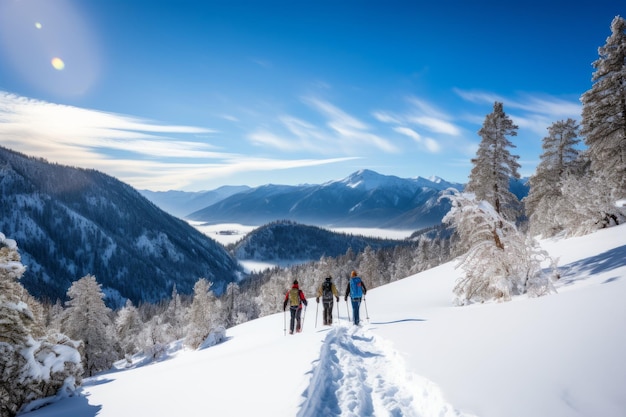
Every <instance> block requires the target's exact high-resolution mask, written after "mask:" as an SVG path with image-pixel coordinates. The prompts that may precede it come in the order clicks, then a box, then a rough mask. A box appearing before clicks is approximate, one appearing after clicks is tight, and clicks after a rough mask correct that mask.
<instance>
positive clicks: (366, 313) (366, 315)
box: [363, 297, 370, 323]
mask: <svg viewBox="0 0 626 417" xmlns="http://www.w3.org/2000/svg"><path fill="white" fill-rule="evenodd" d="M363 304H365V317H366V318H367V322H368V323H369V321H370V313H368V312H367V300H365V297H363Z"/></svg>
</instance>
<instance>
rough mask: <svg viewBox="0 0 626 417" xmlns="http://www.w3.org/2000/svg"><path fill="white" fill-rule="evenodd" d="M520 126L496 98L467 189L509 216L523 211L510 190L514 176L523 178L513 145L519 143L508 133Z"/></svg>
mask: <svg viewBox="0 0 626 417" xmlns="http://www.w3.org/2000/svg"><path fill="white" fill-rule="evenodd" d="M517 129H518V127H517V126H516V125H515V124H513V121H512V120H511V119H510V118H509V116H508V115H507V114H506V113H505V112H504V108H503V105H502V103H500V102H497V101H496V102H495V103H494V105H493V112H491V113H490V114H488V115H487V116H486V117H485V121H484V123H483V126H482V128H481V129H480V130H479V131H478V134H479V135H480V136H481V138H482V140H481V142H480V145H479V146H478V151H477V153H476V158H473V159H472V163H473V164H474V167H473V168H472V171H471V172H470V176H469V181H468V183H467V187H466V191H467V192H471V193H474V194H476V199H477V200H479V201H480V200H485V201H487V202H488V203H489V204H491V205H492V206H493V207H494V209H495V210H496V212H497V213H498V214H500V215H502V216H503V217H504V218H505V219H507V220H513V221H514V220H515V219H516V218H517V216H518V215H519V211H520V202H519V200H518V199H517V197H516V196H515V195H514V194H513V193H511V192H510V191H509V180H510V178H511V177H514V178H519V177H520V175H519V173H518V172H517V170H518V168H519V167H520V165H519V164H518V163H517V160H518V159H519V156H517V155H512V154H511V152H510V151H509V148H515V145H513V143H511V141H509V140H508V139H507V136H517Z"/></svg>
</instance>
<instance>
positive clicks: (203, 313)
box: [185, 278, 214, 349]
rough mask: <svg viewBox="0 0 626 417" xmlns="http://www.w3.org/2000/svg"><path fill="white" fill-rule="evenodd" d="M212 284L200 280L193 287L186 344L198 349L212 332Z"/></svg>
mask: <svg viewBox="0 0 626 417" xmlns="http://www.w3.org/2000/svg"><path fill="white" fill-rule="evenodd" d="M210 287H211V283H210V282H209V281H208V280H207V279H206V278H200V279H199V280H198V281H197V282H196V285H194V287H193V301H192V302H191V307H190V308H189V319H188V328H187V337H186V338H185V344H186V345H187V346H189V347H191V348H192V349H197V348H198V347H199V346H200V345H201V344H202V342H203V341H204V339H206V337H207V336H208V335H209V332H210V331H211V317H210V315H209V311H210V303H211V300H212V299H214V296H213V295H212V294H210V293H209V288H210Z"/></svg>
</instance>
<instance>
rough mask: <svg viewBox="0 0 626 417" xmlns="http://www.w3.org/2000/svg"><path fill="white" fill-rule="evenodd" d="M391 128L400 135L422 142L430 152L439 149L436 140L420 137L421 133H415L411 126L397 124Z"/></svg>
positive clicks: (435, 151)
mask: <svg viewBox="0 0 626 417" xmlns="http://www.w3.org/2000/svg"><path fill="white" fill-rule="evenodd" d="M393 130H394V131H396V132H398V133H400V134H402V135H405V136H408V137H410V138H411V139H413V140H414V141H415V142H417V143H420V144H423V145H424V146H425V147H426V149H428V150H429V151H430V152H432V153H437V152H439V151H441V146H440V145H439V142H437V141H436V140H435V139H433V138H429V137H422V135H420V134H419V133H417V132H416V131H415V130H413V129H411V128H408V127H402V126H397V127H394V128H393Z"/></svg>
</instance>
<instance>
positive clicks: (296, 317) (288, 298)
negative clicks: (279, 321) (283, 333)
mask: <svg viewBox="0 0 626 417" xmlns="http://www.w3.org/2000/svg"><path fill="white" fill-rule="evenodd" d="M287 303H289V312H290V313H291V322H290V323H289V334H293V327H294V324H296V332H298V333H300V331H302V326H301V325H300V316H301V315H302V304H303V303H304V305H305V306H306V305H307V304H308V303H307V301H306V297H305V296H304V293H303V292H302V290H301V289H300V287H298V280H295V281H294V282H293V285H292V286H291V289H290V290H289V291H287V293H286V294H285V301H284V302H283V311H285V310H286V309H287Z"/></svg>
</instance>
